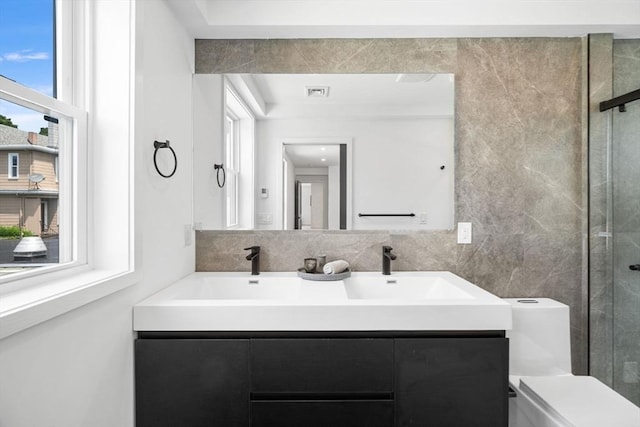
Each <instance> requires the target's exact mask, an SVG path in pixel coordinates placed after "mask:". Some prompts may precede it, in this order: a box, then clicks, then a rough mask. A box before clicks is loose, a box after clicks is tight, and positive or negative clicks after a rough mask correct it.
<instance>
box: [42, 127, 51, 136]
mask: <svg viewBox="0 0 640 427" xmlns="http://www.w3.org/2000/svg"><path fill="white" fill-rule="evenodd" d="M40 135H44V136H49V128H40Z"/></svg>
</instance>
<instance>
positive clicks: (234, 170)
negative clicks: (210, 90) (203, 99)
mask: <svg viewBox="0 0 640 427" xmlns="http://www.w3.org/2000/svg"><path fill="white" fill-rule="evenodd" d="M250 111H251V110H250V109H249V107H247V104H246V102H245V101H244V100H243V98H242V97H241V96H240V95H239V94H238V92H236V90H235V88H234V87H233V86H232V85H231V84H230V83H229V82H227V84H226V88H225V115H224V123H225V125H224V130H225V139H224V158H225V163H224V166H225V170H226V176H227V182H226V184H225V200H224V202H225V203H224V204H225V208H224V211H223V213H224V216H225V226H226V228H227V229H253V228H254V215H253V212H254V187H255V186H254V175H253V169H254V168H253V156H254V140H255V118H254V116H253V115H252V114H251V112H250Z"/></svg>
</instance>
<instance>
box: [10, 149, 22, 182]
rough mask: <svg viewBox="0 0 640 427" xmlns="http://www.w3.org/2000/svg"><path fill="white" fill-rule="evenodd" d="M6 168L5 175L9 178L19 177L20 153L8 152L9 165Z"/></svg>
mask: <svg viewBox="0 0 640 427" xmlns="http://www.w3.org/2000/svg"><path fill="white" fill-rule="evenodd" d="M7 170H8V173H7V176H8V177H9V179H18V178H20V176H19V170H20V155H19V154H18V153H9V165H8V166H7Z"/></svg>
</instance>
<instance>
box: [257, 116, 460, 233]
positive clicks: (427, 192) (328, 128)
mask: <svg viewBox="0 0 640 427" xmlns="http://www.w3.org/2000/svg"><path fill="white" fill-rule="evenodd" d="M453 133H454V125H453V119H441V118H429V119H388V120H379V119H376V120H373V119H372V120H367V119H344V120H337V119H330V120H325V119H313V120H309V119H283V120H264V121H259V122H258V126H257V144H256V146H257V150H258V154H257V156H256V159H258V161H257V162H256V164H257V165H258V169H259V170H258V174H257V179H258V182H257V185H258V187H269V188H270V189H271V196H270V197H269V199H262V200H259V201H258V203H257V209H258V212H263V213H271V214H273V218H274V221H273V226H261V227H260V228H271V229H277V228H278V226H279V224H282V209H281V208H280V206H282V194H281V191H280V192H279V191H278V189H279V188H280V184H279V179H281V178H280V176H281V174H279V173H278V170H279V169H278V167H279V165H280V156H281V154H280V153H281V145H282V141H283V139H287V138H305V137H306V138H321V137H326V138H353V159H352V162H351V167H352V168H353V188H352V194H353V212H352V219H353V229H354V230H358V229H360V230H364V229H368V230H371V229H383V230H386V229H407V230H409V229H418V230H420V229H423V230H430V229H452V228H453V207H454V180H453V167H454V161H453V160H454V150H453ZM407 153H410V154H407ZM443 165H444V166H445V169H444V170H441V169H440V166H443ZM359 212H362V213H415V214H416V215H418V216H416V217H414V218H402V219H398V218H394V219H380V218H376V219H373V218H359V217H358V213H359ZM420 213H426V216H427V223H426V224H421V223H420V217H419V214H420Z"/></svg>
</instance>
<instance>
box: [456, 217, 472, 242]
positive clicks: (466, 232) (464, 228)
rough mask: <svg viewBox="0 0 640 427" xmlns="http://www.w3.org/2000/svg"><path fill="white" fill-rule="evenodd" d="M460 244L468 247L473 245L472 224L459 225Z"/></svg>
mask: <svg viewBox="0 0 640 427" xmlns="http://www.w3.org/2000/svg"><path fill="white" fill-rule="evenodd" d="M458 243H460V244H463V245H468V244H470V243H471V223H470V222H459V223H458Z"/></svg>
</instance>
